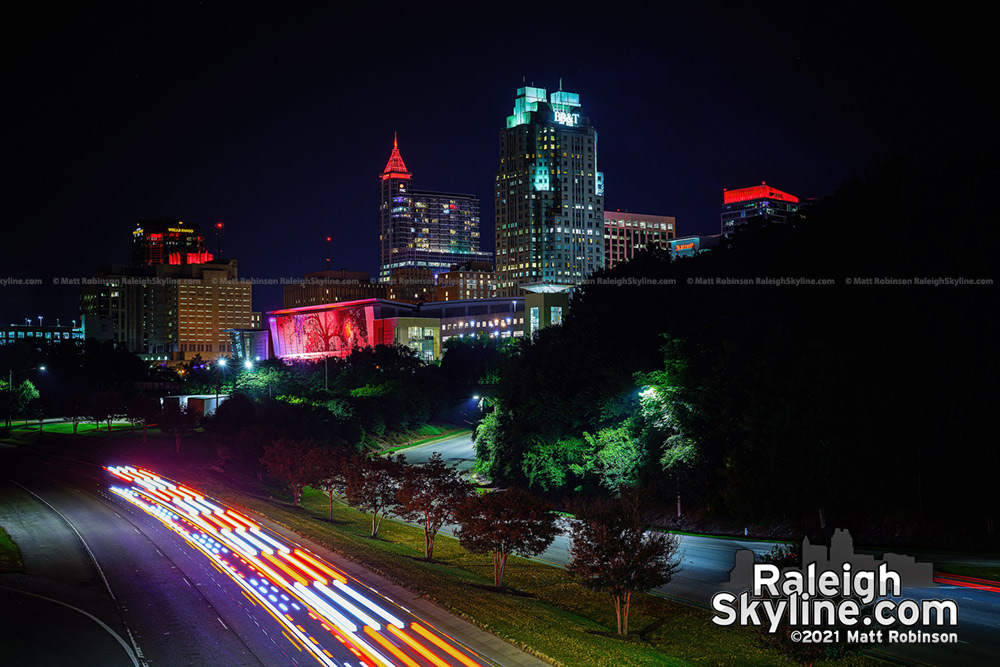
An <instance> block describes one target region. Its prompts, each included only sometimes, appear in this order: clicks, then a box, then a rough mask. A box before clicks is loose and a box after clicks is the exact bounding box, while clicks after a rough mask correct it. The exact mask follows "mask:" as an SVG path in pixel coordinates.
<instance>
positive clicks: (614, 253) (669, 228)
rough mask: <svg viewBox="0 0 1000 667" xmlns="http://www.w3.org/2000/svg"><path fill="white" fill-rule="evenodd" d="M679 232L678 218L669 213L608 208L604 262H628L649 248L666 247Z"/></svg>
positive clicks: (611, 264)
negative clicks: (633, 211)
mask: <svg viewBox="0 0 1000 667" xmlns="http://www.w3.org/2000/svg"><path fill="white" fill-rule="evenodd" d="M676 236H677V219H676V218H674V217H672V216H669V215H646V214H643V213H622V212H621V211H605V212H604V262H605V266H606V267H607V268H609V269H610V268H611V267H613V266H614V265H616V264H621V263H622V262H627V261H628V260H630V259H632V258H633V257H635V254H636V253H637V252H640V251H642V250H645V249H646V248H664V249H665V248H666V247H667V241H669V240H670V239H672V238H674V237H676Z"/></svg>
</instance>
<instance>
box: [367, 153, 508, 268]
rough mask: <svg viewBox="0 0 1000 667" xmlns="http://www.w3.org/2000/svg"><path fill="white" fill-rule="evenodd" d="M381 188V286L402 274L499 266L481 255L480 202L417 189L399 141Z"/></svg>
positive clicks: (382, 176) (465, 196)
mask: <svg viewBox="0 0 1000 667" xmlns="http://www.w3.org/2000/svg"><path fill="white" fill-rule="evenodd" d="M379 183H380V194H381V197H380V202H379V203H380V207H379V255H380V257H379V259H380V266H379V282H381V283H390V282H392V277H393V276H394V275H395V274H396V273H397V272H398V271H399V270H401V269H429V270H430V273H431V274H432V276H433V275H436V274H438V273H441V272H443V271H447V270H448V269H449V268H450V267H451V265H452V264H461V263H463V262H469V261H485V262H492V261H493V255H492V254H490V253H488V252H481V251H480V250H479V240H480V239H479V235H480V232H479V198H478V197H475V196H474V195H464V194H455V193H450V192H430V191H427V190H415V189H413V174H412V173H411V172H410V171H408V170H407V169H406V163H404V162H403V156H402V155H400V153H399V145H398V143H397V142H396V139H395V138H393V141H392V153H391V154H390V155H389V161H388V162H387V163H386V165H385V169H384V170H383V171H382V173H381V174H379ZM430 284H433V278H431V280H430Z"/></svg>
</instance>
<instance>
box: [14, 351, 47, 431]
mask: <svg viewBox="0 0 1000 667" xmlns="http://www.w3.org/2000/svg"><path fill="white" fill-rule="evenodd" d="M34 370H39V371H44V370H45V366H33V367H31V368H25V369H24V370H23V371H15V370H14V369H12V368H8V369H7V428H10V426H11V424H13V423H14V414H13V410H14V374H15V373H18V374H20V373H30V372H31V371H34Z"/></svg>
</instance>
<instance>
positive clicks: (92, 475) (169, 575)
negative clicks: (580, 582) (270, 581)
mask: <svg viewBox="0 0 1000 667" xmlns="http://www.w3.org/2000/svg"><path fill="white" fill-rule="evenodd" d="M0 469H2V471H3V472H2V474H0V477H2V478H4V479H3V482H2V485H0V492H2V494H3V495H2V496H0V525H4V527H5V528H7V530H8V532H10V533H11V536H12V537H13V538H14V540H15V542H16V543H17V544H18V546H19V548H20V549H21V552H22V558H23V561H24V564H25V572H24V573H22V574H8V575H3V576H2V577H0V586H2V587H4V588H0V595H2V596H3V598H4V600H5V601H6V602H7V605H5V606H7V607H13V608H18V609H21V610H23V612H24V613H23V614H21V615H20V617H19V619H18V621H17V622H16V623H14V624H8V625H7V626H6V629H5V630H4V634H3V639H4V640H5V641H7V640H9V642H10V644H4V646H5V648H6V646H7V645H10V646H13V647H15V652H13V653H11V654H9V655H10V656H11V657H12V658H13V659H15V661H14V662H12V663H10V664H18V665H39V666H43V665H65V664H87V665H117V664H121V665H137V666H142V667H149V666H152V667H158V666H160V665H213V666H214V665H226V666H229V665H234V666H242V665H299V664H316V661H315V660H313V659H312V658H311V656H309V655H307V654H305V653H303V652H302V649H301V646H302V645H303V644H302V643H301V642H293V641H291V640H290V639H289V638H288V637H287V635H283V633H282V627H281V625H279V624H278V623H277V622H276V621H277V620H278V619H277V618H275V617H274V615H273V614H272V612H270V611H268V610H266V609H265V607H264V605H261V604H258V603H259V602H261V601H262V600H258V601H257V603H255V601H254V600H252V599H250V598H249V597H248V596H247V595H246V594H245V592H244V591H242V590H240V587H239V586H237V585H236V584H235V583H234V581H235V580H234V579H233V578H232V577H227V576H223V575H224V573H223V572H222V570H221V569H220V568H219V567H218V565H217V564H216V563H215V562H213V561H212V560H210V559H209V558H206V555H207V554H206V553H204V552H201V551H199V550H197V549H192V548H191V545H190V544H189V543H187V542H186V541H185V540H184V539H180V538H179V536H178V534H177V533H176V532H174V531H171V530H170V529H168V527H167V525H166V524H165V523H164V522H162V521H160V520H157V519H155V518H153V517H152V516H150V515H149V514H148V513H146V512H144V511H141V508H138V507H135V506H132V505H130V504H129V503H126V502H121V498H119V497H115V496H114V494H110V495H109V491H108V488H107V479H105V475H104V472H103V471H102V470H101V469H100V468H98V467H96V466H93V465H90V464H86V463H83V462H78V461H73V460H70V459H66V458H60V457H49V456H44V455H40V454H37V453H34V452H30V451H26V450H18V449H12V448H6V447H5V448H0ZM283 534H286V535H288V537H289V539H290V540H292V541H297V542H298V543H299V544H303V543H307V542H308V541H306V540H302V538H299V537H298V536H294V535H291V534H289V533H287V531H283ZM306 546H307V548H309V549H310V550H312V551H313V552H314V553H317V554H319V555H320V556H321V557H322V558H324V559H325V560H327V561H329V562H331V563H334V564H335V565H336V566H337V567H340V568H343V569H344V570H345V571H347V572H348V574H350V575H351V576H355V577H357V578H358V579H359V580H362V582H363V583H364V584H366V585H368V586H373V587H378V589H379V590H380V591H382V592H383V593H385V594H387V595H389V596H391V597H392V598H393V599H396V600H398V601H399V602H400V603H401V604H405V605H406V607H407V608H408V609H410V610H412V611H413V612H414V613H415V614H417V615H418V616H419V618H420V619H425V620H426V622H425V623H424V624H425V625H426V626H427V627H431V628H434V627H436V628H438V629H439V631H443V632H445V633H446V634H447V635H449V636H450V637H451V638H455V640H456V641H460V642H462V643H463V644H465V645H466V646H469V647H471V648H472V649H473V650H474V651H478V652H479V653H480V654H481V655H483V656H485V658H486V660H487V663H488V664H495V665H503V666H505V667H542V665H544V664H545V663H542V662H541V661H540V660H538V659H537V658H534V657H533V656H530V655H528V654H526V653H524V652H522V651H520V650H518V649H516V648H515V647H513V646H512V645H510V644H508V643H507V642H504V641H503V640H500V639H499V638H497V637H496V636H494V635H491V634H489V633H487V632H484V631H482V630H480V629H479V628H476V627H475V626H474V625H472V624H471V623H469V622H467V621H464V620H462V619H458V618H457V617H455V616H453V615H451V614H449V613H447V612H445V611H443V610H441V609H439V608H437V607H435V606H434V605H432V604H430V603H429V602H427V601H426V600H422V599H420V598H418V597H417V596H415V595H413V594H412V593H409V592H408V591H405V590H404V589H403V588H401V587H398V586H394V585H392V584H391V583H389V582H387V581H384V580H381V579H380V578H379V577H376V576H374V575H372V574H371V573H368V572H367V571H365V570H364V568H362V567H361V566H359V565H357V564H354V563H349V562H343V561H340V559H338V558H337V557H336V556H334V555H332V554H330V553H329V552H328V551H327V550H326V549H323V548H322V547H319V546H318V545H314V544H312V543H308V544H307V545H306ZM46 610H48V612H46ZM53 610H54V611H53ZM40 619H44V621H42V622H40ZM304 622H305V623H306V624H307V625H308V623H310V622H311V621H310V620H308V619H306V620H305V621H304ZM317 624H318V621H317ZM293 632H294V631H293ZM397 634H398V633H397ZM52 637H62V638H66V639H67V640H68V639H72V643H68V641H59V642H53V641H52ZM46 638H47V641H46ZM309 639H311V637H310V638H309ZM439 639H440V637H439ZM373 641H374V640H373ZM449 641H450V639H449ZM333 648H334V650H335V651H336V650H338V649H343V648H344V647H340V646H335V647H333ZM344 655H345V656H346V658H344V657H341V658H338V659H337V660H336V663H335V664H338V665H339V664H344V665H347V664H351V665H354V664H356V662H354V660H355V658H354V657H353V656H351V655H349V654H347V653H345V654H344ZM7 657H8V655H5V656H4V658H5V662H4V664H7V662H6V659H7ZM404 662H405V661H404ZM393 663H394V664H395V660H393ZM386 664H388V663H386ZM401 664H402V663H401ZM449 664H451V663H450V662H449ZM477 664H479V663H478V662H477ZM483 664H486V663H483Z"/></svg>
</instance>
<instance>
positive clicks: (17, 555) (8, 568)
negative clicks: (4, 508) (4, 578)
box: [0, 526, 24, 573]
mask: <svg viewBox="0 0 1000 667" xmlns="http://www.w3.org/2000/svg"><path fill="white" fill-rule="evenodd" d="M23 569H24V566H23V565H22V564H21V552H20V551H19V550H18V548H17V545H16V544H14V540H12V539H10V535H8V534H7V531H6V530H4V529H3V526H0V573H4V572H20V571H21V570H23Z"/></svg>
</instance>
